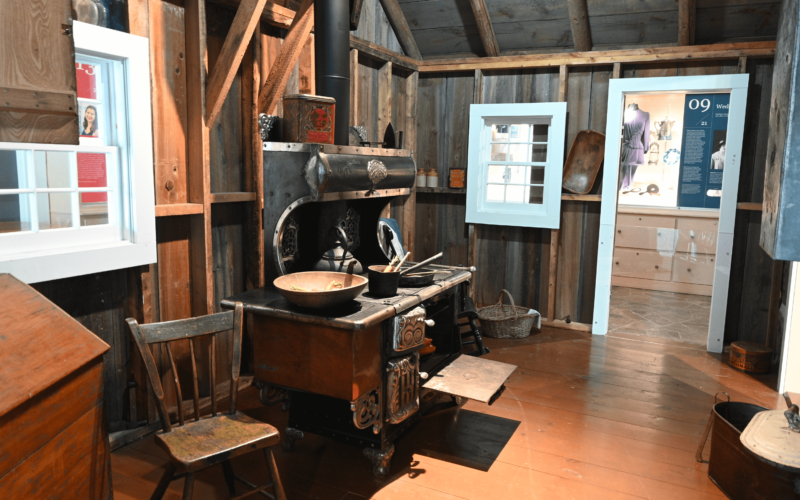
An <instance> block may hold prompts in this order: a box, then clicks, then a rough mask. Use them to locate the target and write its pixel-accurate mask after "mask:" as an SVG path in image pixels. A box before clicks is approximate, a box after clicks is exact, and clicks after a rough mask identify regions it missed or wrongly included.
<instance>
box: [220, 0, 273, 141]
mask: <svg viewBox="0 0 800 500" xmlns="http://www.w3.org/2000/svg"><path fill="white" fill-rule="evenodd" d="M266 3H267V0H242V3H240V4H239V8H238V9H237V10H236V16H235V17H234V18H233V23H232V24H231V28H230V30H229V31H228V34H227V36H226V37H225V43H223V44H222V50H220V53H219V57H217V62H216V64H214V69H213V70H211V75H209V78H208V87H207V88H206V124H207V126H208V127H211V126H212V125H213V124H214V121H215V120H216V119H217V116H218V115H219V112H220V110H221V109H222V104H223V103H224V102H225V98H226V97H227V96H228V91H229V90H230V89H231V84H232V83H233V79H234V78H235V77H236V72H237V71H238V70H239V64H240V63H241V62H242V58H243V57H244V53H245V51H247V46H248V44H249V43H250V38H251V37H252V36H253V31H254V30H255V29H256V25H257V24H258V22H259V19H260V18H261V11H262V10H264V4H266Z"/></svg>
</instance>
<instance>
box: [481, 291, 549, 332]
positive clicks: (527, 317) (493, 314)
mask: <svg viewBox="0 0 800 500" xmlns="http://www.w3.org/2000/svg"><path fill="white" fill-rule="evenodd" d="M503 294H506V295H507V296H508V300H510V301H511V305H510V306H508V305H505V304H503ZM538 316H539V313H536V314H528V308H527V307H520V306H518V305H516V304H514V297H512V296H511V294H510V293H508V290H503V291H502V292H500V296H499V297H497V304H495V305H493V306H488V307H482V308H480V309H478V319H480V320H481V330H483V334H484V335H486V336H487V337H493V338H496V339H524V338H525V337H527V336H528V335H530V334H531V328H532V327H533V323H534V322H535V321H536V318H537V317H538Z"/></svg>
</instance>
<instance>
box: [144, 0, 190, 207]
mask: <svg viewBox="0 0 800 500" xmlns="http://www.w3.org/2000/svg"><path fill="white" fill-rule="evenodd" d="M149 12H150V23H149V25H150V30H149V32H150V73H151V74H150V95H151V100H152V113H153V162H154V168H155V172H154V174H155V191H156V204H157V205H165V204H168V203H186V202H188V199H187V185H188V170H187V169H188V167H187V160H186V121H187V113H188V110H187V103H186V59H185V56H184V54H185V53H186V42H185V40H186V36H185V23H184V11H183V9H182V8H180V7H176V6H175V5H173V4H170V3H167V2H162V1H161V0H153V1H152V2H150V10H149Z"/></svg>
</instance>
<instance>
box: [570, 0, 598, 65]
mask: <svg viewBox="0 0 800 500" xmlns="http://www.w3.org/2000/svg"><path fill="white" fill-rule="evenodd" d="M567 9H568V10H569V26H570V28H571V29H572V43H573V45H574V47H575V51H576V52H589V51H590V50H592V33H591V31H590V30H589V10H588V9H587V7H586V0H567Z"/></svg>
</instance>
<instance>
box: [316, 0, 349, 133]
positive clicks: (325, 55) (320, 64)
mask: <svg viewBox="0 0 800 500" xmlns="http://www.w3.org/2000/svg"><path fill="white" fill-rule="evenodd" d="M314 53H315V54H314V56H315V61H314V71H315V79H316V92H317V95H321V96H326V97H333V98H334V99H336V121H335V127H334V135H333V143H334V144H336V145H339V146H347V145H348V143H349V136H350V132H349V128H350V3H349V0H316V1H315V2H314Z"/></svg>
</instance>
